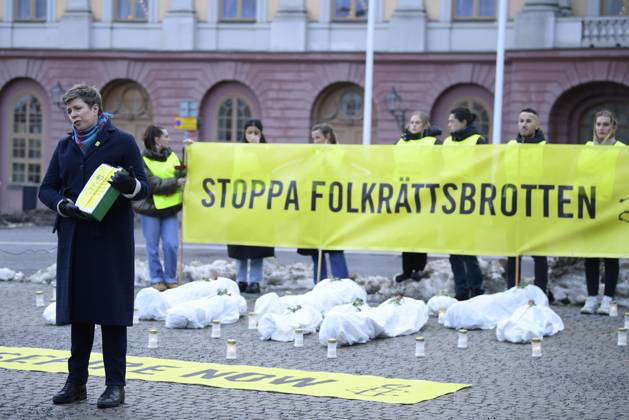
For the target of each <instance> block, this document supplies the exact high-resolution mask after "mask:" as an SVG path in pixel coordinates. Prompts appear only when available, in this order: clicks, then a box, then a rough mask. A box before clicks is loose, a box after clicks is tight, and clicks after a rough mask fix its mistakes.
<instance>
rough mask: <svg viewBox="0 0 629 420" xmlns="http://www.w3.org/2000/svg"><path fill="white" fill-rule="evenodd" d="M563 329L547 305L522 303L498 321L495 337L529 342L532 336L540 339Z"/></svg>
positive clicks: (557, 317)
mask: <svg viewBox="0 0 629 420" xmlns="http://www.w3.org/2000/svg"><path fill="white" fill-rule="evenodd" d="M563 329H564V325H563V321H562V320H561V318H560V317H559V315H557V314H556V313H555V311H553V310H552V309H550V308H549V307H548V306H543V305H524V306H520V307H519V308H517V309H516V310H515V312H514V313H513V314H512V315H511V316H510V317H509V318H507V319H503V320H501V321H498V325H497V326H496V338H497V339H498V341H509V342H510V343H529V342H530V341H531V339H532V338H540V339H542V338H543V337H545V336H548V335H555V334H557V333H558V332H559V331H563Z"/></svg>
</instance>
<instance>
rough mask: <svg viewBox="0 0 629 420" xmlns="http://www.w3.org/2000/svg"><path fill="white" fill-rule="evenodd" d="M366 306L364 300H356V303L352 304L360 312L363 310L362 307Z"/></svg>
mask: <svg viewBox="0 0 629 420" xmlns="http://www.w3.org/2000/svg"><path fill="white" fill-rule="evenodd" d="M364 304H365V301H364V300H362V299H361V298H356V299H354V301H353V302H352V305H353V306H354V307H355V308H356V309H358V312H361V311H362V309H360V307H361V306H363V305H364Z"/></svg>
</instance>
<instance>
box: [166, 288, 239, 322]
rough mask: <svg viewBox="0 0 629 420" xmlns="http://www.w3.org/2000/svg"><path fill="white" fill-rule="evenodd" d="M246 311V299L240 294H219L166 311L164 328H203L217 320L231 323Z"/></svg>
mask: <svg viewBox="0 0 629 420" xmlns="http://www.w3.org/2000/svg"><path fill="white" fill-rule="evenodd" d="M245 313H247V301H246V300H245V298H243V297H242V296H240V295H235V296H232V295H230V294H220V295H217V296H209V297H204V298H201V299H196V300H193V301H190V302H184V303H181V304H179V305H177V306H175V307H172V308H170V309H169V310H168V311H167V313H166V323H165V326H166V328H205V327H207V326H208V325H210V324H211V323H212V321H213V320H218V321H219V322H220V323H221V324H233V323H234V322H237V321H238V319H239V318H240V316H241V315H244V314H245Z"/></svg>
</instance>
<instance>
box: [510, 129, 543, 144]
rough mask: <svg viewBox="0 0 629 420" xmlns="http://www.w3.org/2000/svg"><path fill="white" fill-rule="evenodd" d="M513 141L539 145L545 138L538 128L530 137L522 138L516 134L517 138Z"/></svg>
mask: <svg viewBox="0 0 629 420" xmlns="http://www.w3.org/2000/svg"><path fill="white" fill-rule="evenodd" d="M515 141H517V142H518V143H525V144H530V143H541V142H543V141H546V136H545V135H544V132H543V131H542V130H540V129H539V128H538V129H537V130H535V133H534V134H533V136H531V137H522V135H521V134H520V133H518V136H517V137H516V138H515Z"/></svg>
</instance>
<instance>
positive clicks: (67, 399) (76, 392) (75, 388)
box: [52, 378, 87, 404]
mask: <svg viewBox="0 0 629 420" xmlns="http://www.w3.org/2000/svg"><path fill="white" fill-rule="evenodd" d="M85 399H87V389H86V388H85V385H78V384H75V383H73V382H71V381H70V378H68V379H66V383H65V385H64V386H63V388H61V391H59V392H57V393H56V394H55V395H54V396H53V397H52V402H53V403H54V404H69V403H73V402H75V401H83V400H85Z"/></svg>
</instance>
